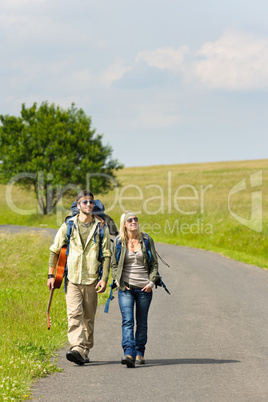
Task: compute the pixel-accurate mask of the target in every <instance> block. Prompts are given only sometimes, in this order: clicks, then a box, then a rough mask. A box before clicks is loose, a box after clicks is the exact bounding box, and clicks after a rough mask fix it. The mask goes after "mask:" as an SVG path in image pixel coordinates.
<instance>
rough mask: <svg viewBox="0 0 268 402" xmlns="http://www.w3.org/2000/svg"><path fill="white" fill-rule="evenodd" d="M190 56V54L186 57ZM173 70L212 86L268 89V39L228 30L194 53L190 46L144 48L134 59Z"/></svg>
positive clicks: (198, 82)
mask: <svg viewBox="0 0 268 402" xmlns="http://www.w3.org/2000/svg"><path fill="white" fill-rule="evenodd" d="M186 56H187V57H186ZM140 61H143V62H146V63H147V64H148V65H149V66H151V67H152V66H154V67H158V68H159V69H160V70H165V69H166V70H169V71H171V72H173V73H177V72H180V73H181V72H182V73H183V76H184V80H186V81H187V82H191V81H193V82H195V84H197V85H198V84H201V86H203V87H205V88H210V89H225V90H250V89H264V88H265V89H267V88H268V38H262V37H257V36H253V35H249V34H247V33H243V32H237V31H231V30H227V31H225V32H224V33H223V34H222V36H221V37H220V38H219V39H218V40H217V41H214V42H206V43H204V44H203V45H202V46H201V48H200V49H199V50H198V51H196V52H194V51H191V50H190V49H189V48H188V47H187V46H182V47H180V48H178V49H174V48H171V47H168V48H159V49H156V50H144V51H141V52H139V53H138V55H137V57H136V59H135V62H136V63H138V62H140Z"/></svg>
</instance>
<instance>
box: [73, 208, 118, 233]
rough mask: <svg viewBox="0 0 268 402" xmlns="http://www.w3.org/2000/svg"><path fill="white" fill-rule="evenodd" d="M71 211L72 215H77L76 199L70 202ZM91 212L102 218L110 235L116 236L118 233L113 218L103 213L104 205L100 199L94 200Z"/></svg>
mask: <svg viewBox="0 0 268 402" xmlns="http://www.w3.org/2000/svg"><path fill="white" fill-rule="evenodd" d="M71 211H72V216H74V215H77V214H78V213H79V209H78V208H77V202H76V201H74V202H73V203H72V206H71ZM92 214H94V215H98V216H99V217H100V218H101V219H103V220H104V221H105V222H106V223H107V226H108V229H109V232H110V235H112V236H117V235H118V234H119V232H118V229H117V226H116V224H115V222H114V220H113V218H112V217H111V216H110V215H107V214H105V207H104V205H103V203H102V202H101V201H100V200H94V208H93V210H92Z"/></svg>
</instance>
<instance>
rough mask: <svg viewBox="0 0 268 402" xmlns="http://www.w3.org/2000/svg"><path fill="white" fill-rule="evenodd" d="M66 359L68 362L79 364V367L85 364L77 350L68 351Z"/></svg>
mask: <svg viewBox="0 0 268 402" xmlns="http://www.w3.org/2000/svg"><path fill="white" fill-rule="evenodd" d="M66 358H67V360H69V361H70V362H73V363H75V364H79V365H80V366H82V365H83V364H85V360H84V359H83V357H82V356H81V355H80V353H79V352H78V351H77V350H68V352H67V353H66Z"/></svg>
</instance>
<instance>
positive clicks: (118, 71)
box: [100, 59, 131, 86]
mask: <svg viewBox="0 0 268 402" xmlns="http://www.w3.org/2000/svg"><path fill="white" fill-rule="evenodd" d="M129 70H131V67H130V66H127V65H126V64H125V62H124V60H122V59H115V60H114V61H113V63H112V64H111V65H110V66H108V67H107V68H106V69H105V71H104V72H103V73H101V74H100V80H101V81H102V82H103V83H104V84H106V86H111V85H112V83H113V82H114V81H117V80H119V79H120V78H122V77H123V75H124V74H125V73H126V72H127V71H129Z"/></svg>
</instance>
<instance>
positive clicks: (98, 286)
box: [95, 280, 106, 293]
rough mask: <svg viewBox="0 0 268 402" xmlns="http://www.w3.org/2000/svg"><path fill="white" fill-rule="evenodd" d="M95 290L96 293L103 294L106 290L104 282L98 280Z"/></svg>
mask: <svg viewBox="0 0 268 402" xmlns="http://www.w3.org/2000/svg"><path fill="white" fill-rule="evenodd" d="M98 288H100V289H99V290H98ZM95 289H96V291H97V293H103V292H105V290H106V282H104V281H102V280H100V281H99V282H98V283H97V285H96V287H95Z"/></svg>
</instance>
